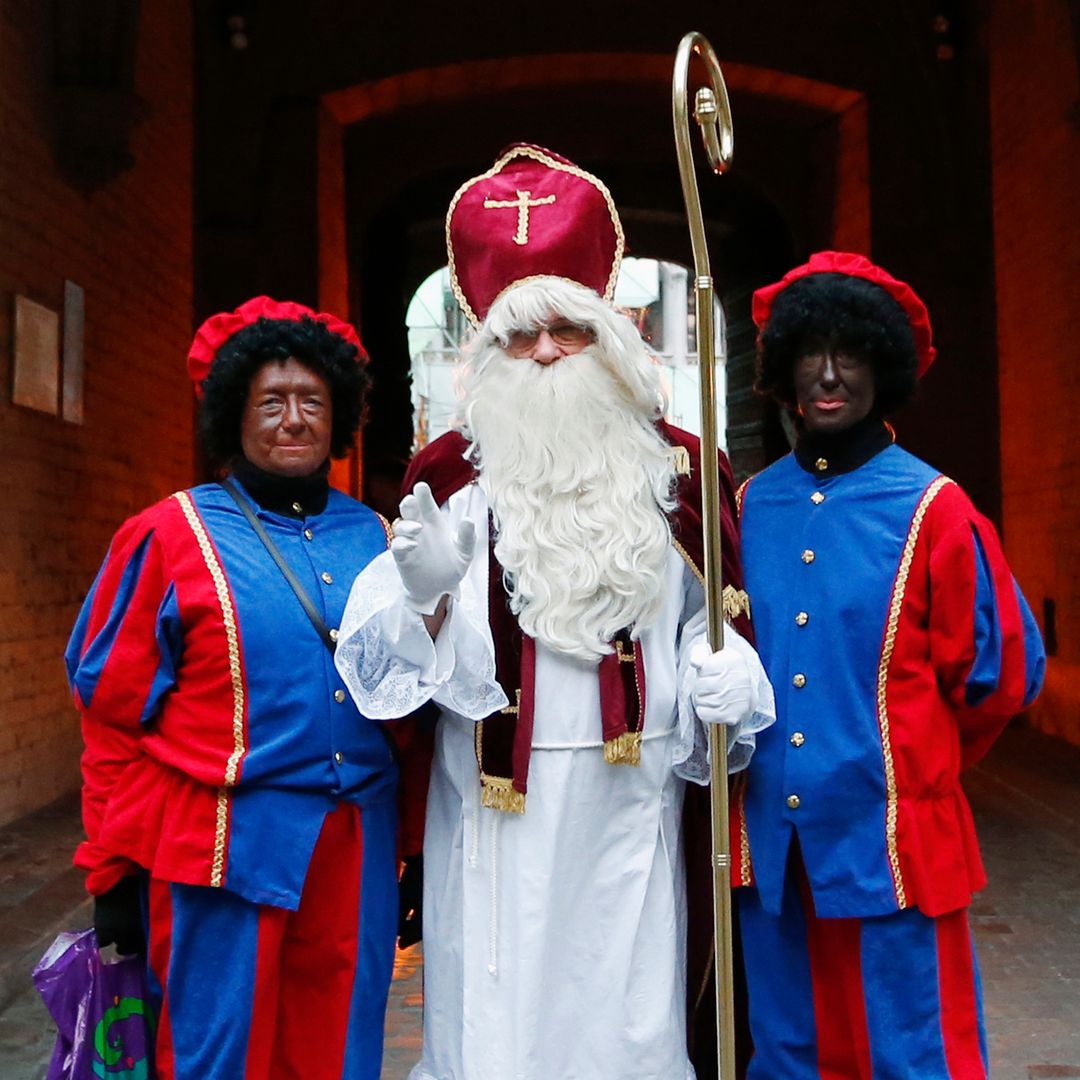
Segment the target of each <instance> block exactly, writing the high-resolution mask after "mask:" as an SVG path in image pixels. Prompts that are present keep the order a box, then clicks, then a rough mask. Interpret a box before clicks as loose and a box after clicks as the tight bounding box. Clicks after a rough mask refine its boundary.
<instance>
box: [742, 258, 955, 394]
mask: <svg viewBox="0 0 1080 1080" xmlns="http://www.w3.org/2000/svg"><path fill="white" fill-rule="evenodd" d="M811 274H847V275H848V276H849V277H859V278H865V279H866V280H867V281H872V282H873V283H874V284H875V285H880V286H881V288H883V289H884V290H885V291H886V292H887V293H888V294H889V295H890V296H891V297H892V298H893V299H894V300H895V301H896V302H897V303H898V304H899V305H900V306H901V307H902V308H903V309H904V314H905V315H907V318H908V323H909V325H910V326H911V332H912V334H913V335H914V336H915V354H916V356H917V357H918V359H919V368H918V373H917V377H918V378H922V376H923V375H924V374H925V372H926V369H927V368H928V367H929V366H930V365H931V364H932V363H933V362H934V357H935V356H936V355H937V350H936V349H935V348H934V346H933V345H932V344H931V330H930V316H929V314H928V313H927V310H926V305H925V304H924V303H923V302H922V301H921V300H920V299H919V298H918V296H916V295H915V291H914V290H913V289H912V288H911V287H910V286H909V285H905V284H904V282H902V281H897V279H896V278H894V277H893V276H892V275H891V274H888V273H886V272H885V271H884V270H882V269H881V267H880V266H875V265H874V264H873V263H872V262H871V261H870V260H869V259H868V258H866V256H865V255H855V254H852V253H851V252H848V251H819V252H818V253H817V254H816V255H811V256H810V261H809V262H807V263H805V264H803V265H802V266H796V267H795V269H794V270H789V271H788V272H787V273H786V274H785V275H784V276H783V277H782V278H781V279H780V280H779V281H778V282H776V284H775V285H766V286H765V287H764V288H762V289H758V290H757V291H756V292H755V293H754V303H753V316H754V323H755V324H756V325H757V328H758V329H759V330H761V329H763V328H764V326H765V324H766V323H767V322H768V321H769V315H770V314H771V312H772V306H773V302H774V301H775V300H776V298H777V296H779V295H780V293H782V292H783V291H784V289H786V288H787V287H788V286H789V285H790V284H791V283H792V282H793V281H798V280H799V279H800V278H804V277H809V276H810V275H811Z"/></svg>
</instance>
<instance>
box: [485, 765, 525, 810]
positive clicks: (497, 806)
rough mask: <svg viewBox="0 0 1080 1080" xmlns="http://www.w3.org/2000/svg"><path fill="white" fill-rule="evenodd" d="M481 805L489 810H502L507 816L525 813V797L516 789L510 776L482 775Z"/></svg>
mask: <svg viewBox="0 0 1080 1080" xmlns="http://www.w3.org/2000/svg"><path fill="white" fill-rule="evenodd" d="M480 805H481V806H486V807H487V808H488V809H489V810H502V811H503V812H504V813H507V814H524V813H525V796H524V795H522V793H521V792H520V791H516V790H515V789H514V782H513V780H511V779H510V778H509V777H508V776H488V775H486V774H485V773H481V774H480Z"/></svg>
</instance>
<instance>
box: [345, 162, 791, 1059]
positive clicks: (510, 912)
mask: <svg viewBox="0 0 1080 1080" xmlns="http://www.w3.org/2000/svg"><path fill="white" fill-rule="evenodd" d="M447 237H448V249H449V250H448V256H449V262H450V268H451V280H452V283H453V287H454V290H455V294H456V295H457V298H458V301H459V303H460V304H461V305H462V308H463V310H464V311H465V314H466V315H467V316H468V317H469V318H470V320H471V321H472V322H473V324H474V325H475V326H476V327H477V328H478V333H477V336H476V339H475V341H474V342H473V343H472V344H471V345H470V347H469V348H468V351H467V352H466V353H465V355H464V358H463V369H462V375H463V400H462V402H461V405H462V426H461V428H460V429H457V430H453V431H451V432H449V433H448V434H446V435H444V436H442V437H441V438H439V439H437V440H436V441H435V442H433V443H431V444H430V445H429V446H427V447H425V448H424V449H423V450H422V451H421V452H420V453H419V454H418V455H417V456H416V458H415V459H414V460H413V463H412V466H411V467H410V470H409V472H408V474H407V476H406V478H405V489H406V491H408V492H409V494H407V495H406V496H405V498H404V500H403V501H402V503H401V517H402V520H401V521H400V522H399V523H398V524H397V525H396V526H395V539H394V543H393V547H392V550H391V553H390V554H388V555H384V556H380V557H379V558H378V559H376V560H374V561H373V562H372V563H371V565H370V566H369V567H368V568H367V570H365V571H364V573H363V574H361V575H360V577H359V578H358V580H357V583H356V586H355V587H354V590H353V594H352V596H351V597H350V599H349V606H348V608H347V609H346V615H345V620H344V622H343V625H342V642H341V647H340V648H339V650H338V664H339V666H340V668H341V670H342V672H343V673H344V674H345V677H346V679H347V681H348V683H349V685H350V688H351V689H352V691H353V693H354V694H355V695H356V697H357V700H358V701H359V702H360V707H361V709H363V710H364V711H365V712H368V713H369V714H370V715H373V716H388V717H389V716H396V715H399V714H400V713H401V712H402V711H407V710H410V709H415V708H417V707H418V706H420V705H422V704H424V703H426V702H429V701H433V702H434V703H435V704H436V705H437V707H438V714H439V715H438V722H437V725H436V732H435V734H436V747H435V757H434V764H433V768H432V773H431V786H430V790H429V795H428V804H427V826H426V835H425V841H424V869H425V874H424V902H423V926H424V1049H423V1059H422V1061H421V1062H420V1064H419V1065H417V1067H416V1068H415V1069H414V1070H413V1072H412V1074H411V1076H412V1078H413V1080H473V1078H476V1080H479V1078H487V1077H516V1078H518V1080H555V1078H561V1080H566V1078H569V1077H589V1078H590V1080H626V1078H628V1077H635V1078H636V1080H674V1078H678V1080H692V1077H693V1076H694V1070H693V1067H692V1065H691V1061H690V1056H689V1053H688V1047H687V1030H686V1027H687V1009H686V1004H687V997H688V996H689V999H690V1003H691V1007H692V1006H693V1005H694V1004H697V1002H698V1000H699V996H700V993H701V984H702V979H703V977H704V968H705V963H704V954H706V952H707V950H705V949H703V950H701V953H702V955H701V956H700V957H698V958H695V957H694V956H693V955H688V946H687V941H686V935H687V927H688V921H689V920H688V917H687V903H688V901H687V887H686V881H685V875H684V870H685V862H684V852H683V844H682V838H683V836H684V832H683V826H682V811H683V804H684V796H685V794H686V789H687V787H688V786H689V787H692V788H697V785H703V784H706V783H707V782H708V778H709V766H708V761H707V757H706V750H707V739H706V730H705V726H704V725H705V724H709V723H718V724H725V725H728V728H729V736H728V738H729V742H730V744H731V758H730V764H731V765H732V766H733V767H734V768H741V767H743V766H744V765H745V763H746V761H747V759H748V757H749V756H750V753H751V752H752V750H753V742H754V733H755V732H756V731H758V730H760V728H761V727H763V726H764V725H766V724H768V723H769V722H770V721H771V719H772V691H771V689H770V688H769V686H768V682H767V680H766V679H765V676H764V672H763V670H762V667H761V664H760V662H759V661H758V659H757V656H756V654H755V653H754V651H753V649H752V648H751V647H750V645H749V644H748V643H747V640H746V639H747V637H748V636H749V634H750V629H749V623H748V620H747V609H746V604H745V596H744V594H743V593H742V592H741V576H740V569H739V561H738V538H737V536H736V534H735V528H734V487H733V485H732V484H731V474H730V469H729V468H728V466H727V462H726V459H724V460H723V461H722V463H721V466H722V470H721V475H722V476H723V477H724V478H725V480H726V483H727V487H726V489H725V491H726V497H725V498H724V500H723V520H722V526H723V530H724V541H725V547H724V559H725V561H724V579H725V582H726V584H727V586H728V588H727V590H726V608H727V614H728V616H729V617H730V619H731V621H732V622H733V623H734V627H733V628H732V629H731V631H730V633H729V634H728V636H727V648H725V649H724V650H723V651H722V652H719V653H712V652H711V651H710V650H709V647H708V645H707V643H706V642H705V619H704V603H705V600H704V592H703V588H702V584H701V556H702V541H701V503H700V490H701V488H700V474H699V472H698V468H697V465H698V457H699V446H698V440H697V439H696V438H695V437H694V436H693V435H690V434H688V433H687V432H685V431H680V430H679V429H677V428H675V427H673V426H671V425H669V424H666V423H665V422H664V421H663V419H662V399H661V387H660V378H659V369H658V367H657V365H656V364H655V363H654V362H653V361H652V359H651V357H650V356H649V354H648V352H647V349H646V346H645V343H644V342H643V340H642V338H641V335H640V334H639V333H638V331H637V330H636V329H635V327H634V325H633V323H632V322H631V321H630V320H629V319H628V318H627V317H626V316H625V315H623V314H620V313H618V312H617V311H616V310H615V309H614V308H613V306H612V304H611V296H612V293H613V291H614V288H615V280H616V277H617V274H618V269H619V261H620V258H621V255H622V247H623V243H622V239H623V238H622V227H621V224H620V222H619V218H618V214H617V213H616V211H615V207H614V204H613V202H612V199H611V195H610V194H609V192H608V190H607V188H606V187H605V186H604V185H603V184H602V183H601V182H600V181H599V180H598V179H597V178H596V177H595V176H592V175H591V174H590V173H587V172H585V170H583V169H580V168H579V167H577V166H576V165H574V164H573V163H571V162H569V161H567V160H566V158H564V157H561V156H560V155H558V154H554V153H552V152H551V151H548V150H544V149H543V148H541V147H537V146H531V145H524V144H518V145H515V146H513V147H511V148H509V149H508V150H507V151H506V152H505V153H504V154H503V155H502V156H501V157H500V158H499V159H498V161H496V163H495V165H494V166H493V167H492V168H491V169H489V170H488V171H486V172H485V173H483V174H482V175H480V176H477V177H474V178H473V179H471V180H469V181H468V182H467V183H465V184H464V185H463V186H462V187H461V188H460V189H459V191H458V193H457V195H456V196H455V197H454V199H453V201H452V202H451V205H450V209H449V212H448V217H447ZM688 781H689V784H688ZM697 790H701V789H700V788H697ZM704 852H705V855H706V860H705V861H706V862H707V861H708V859H707V856H708V840H707V837H706V842H705V847H704ZM687 858H689V855H687ZM703 915H704V912H703ZM702 924H703V925H710V924H709V923H708V921H707V917H706V918H703V919H702ZM695 959H701V961H702V962H701V963H700V964H699V965H694V964H693V961H694V960H695ZM688 965H689V966H690V967H691V969H692V970H693V975H692V976H691V985H690V987H689V995H688V988H687V970H688ZM708 1007H709V1008H711V1001H710V1002H709V1003H708ZM704 1050H705V1053H710V1052H711V1053H712V1054H713V1056H715V1043H714V1044H713V1046H712V1047H708V1046H707V1047H705V1048H704Z"/></svg>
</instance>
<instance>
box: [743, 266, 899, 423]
mask: <svg viewBox="0 0 1080 1080" xmlns="http://www.w3.org/2000/svg"><path fill="white" fill-rule="evenodd" d="M819 350H831V351H835V352H844V353H847V354H848V355H850V356H855V357H858V358H859V359H860V360H863V361H865V362H867V363H869V364H870V365H871V366H872V367H873V370H874V410H873V411H874V414H875V415H877V416H887V415H888V414H889V413H891V412H894V411H895V410H896V409H898V408H900V406H901V405H904V404H905V403H906V402H908V401H910V400H911V398H912V397H913V396H914V394H915V383H916V372H917V371H918V357H917V355H916V352H915V337H914V335H913V334H912V332H911V324H910V323H909V322H908V318H907V315H906V314H905V313H904V309H903V308H902V307H901V306H900V304H899V303H898V302H897V301H896V300H894V299H893V298H892V297H891V296H890V295H889V294H888V293H887V292H886V291H885V290H884V289H883V288H881V286H880V285H875V284H874V283H873V282H872V281H867V280H866V279H865V278H860V277H853V276H851V275H848V274H836V273H824V274H810V275H808V276H807V277H804V278H800V279H799V280H798V281H794V282H792V283H791V284H790V285H789V286H788V287H787V288H786V289H784V290H783V291H782V292H781V293H779V294H778V295H777V297H776V299H775V300H774V301H773V307H772V311H771V313H770V315H769V321H768V322H767V323H766V324H765V327H764V329H763V330H762V331H761V334H760V336H759V337H758V344H757V381H756V382H755V383H754V389H755V390H757V392H758V393H759V394H768V395H770V396H772V397H774V398H776V399H777V401H779V402H780V403H781V404H783V405H786V406H788V407H789V408H795V362H796V361H797V360H798V359H799V358H800V357H802V356H806V355H807V354H808V353H811V352H817V351H819Z"/></svg>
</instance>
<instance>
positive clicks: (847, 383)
mask: <svg viewBox="0 0 1080 1080" xmlns="http://www.w3.org/2000/svg"><path fill="white" fill-rule="evenodd" d="M795 401H796V404H797V405H798V407H799V415H800V416H801V417H802V418H803V423H804V424H805V425H806V430H807V431H808V432H811V433H813V434H827V433H829V432H836V431H845V430H846V429H847V428H849V427H851V426H852V425H853V424H857V423H858V422H859V421H860V420H862V419H863V417H865V416H868V415H869V413H870V410H871V409H872V408H873V407H874V369H873V368H872V367H871V366H870V364H869V363H867V361H865V360H860V359H858V358H857V357H854V356H851V355H849V354H848V353H838V352H833V351H832V350H830V349H825V348H823V349H818V350H815V351H813V352H810V353H807V354H806V355H804V356H802V357H800V358H799V359H798V360H796V361H795Z"/></svg>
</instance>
